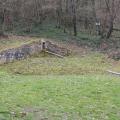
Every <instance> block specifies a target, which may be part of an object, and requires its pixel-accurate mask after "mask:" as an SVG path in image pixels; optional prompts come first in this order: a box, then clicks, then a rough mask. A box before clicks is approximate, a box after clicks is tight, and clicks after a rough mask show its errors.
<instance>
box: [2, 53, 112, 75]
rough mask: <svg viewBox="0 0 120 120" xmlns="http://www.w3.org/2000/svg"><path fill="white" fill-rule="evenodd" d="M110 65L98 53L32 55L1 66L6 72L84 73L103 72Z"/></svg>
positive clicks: (40, 73)
mask: <svg viewBox="0 0 120 120" xmlns="http://www.w3.org/2000/svg"><path fill="white" fill-rule="evenodd" d="M109 67H110V63H109V61H108V60H107V59H106V58H105V56H104V55H102V54H100V53H92V52H91V53H90V52H89V54H88V55H85V56H84V57H82V56H69V57H65V58H63V59H61V58H57V57H53V56H49V55H46V57H43V55H41V54H40V55H39V57H38V56H36V57H35V56H34V57H31V58H28V59H26V60H22V61H16V62H14V63H10V64H6V65H3V66H1V67H0V68H1V69H5V70H6V71H8V72H12V73H19V74H24V75H32V74H33V75H48V74H52V75H69V74H73V75H80V74H81V75H85V74H97V73H99V74H104V73H105V71H106V70H107V69H108V68H109Z"/></svg>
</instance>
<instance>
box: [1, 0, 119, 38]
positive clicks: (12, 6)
mask: <svg viewBox="0 0 120 120" xmlns="http://www.w3.org/2000/svg"><path fill="white" fill-rule="evenodd" d="M119 12H120V1H119V0H0V34H1V35H2V34H3V32H4V31H12V30H13V29H14V28H15V27H16V26H22V27H23V26H24V28H25V29H24V31H25V32H30V31H31V29H32V26H38V25H40V24H45V23H46V22H49V23H54V25H55V26H56V27H57V28H61V29H63V31H64V32H67V33H69V34H72V35H74V36H77V34H78V32H79V31H85V32H87V33H90V34H97V35H100V36H101V37H102V38H110V36H111V34H112V32H113V31H120V29H119V25H120V24H119V22H120V15H119ZM116 26H117V27H116Z"/></svg>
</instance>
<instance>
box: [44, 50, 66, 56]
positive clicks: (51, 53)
mask: <svg viewBox="0 0 120 120" xmlns="http://www.w3.org/2000/svg"><path fill="white" fill-rule="evenodd" d="M45 52H46V53H49V54H52V55H55V56H57V57H60V58H64V56H62V55H59V54H56V53H53V52H50V51H45Z"/></svg>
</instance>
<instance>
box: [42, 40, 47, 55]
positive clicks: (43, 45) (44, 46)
mask: <svg viewBox="0 0 120 120" xmlns="http://www.w3.org/2000/svg"><path fill="white" fill-rule="evenodd" d="M41 47H42V51H43V53H44V56H45V51H46V42H45V41H44V40H43V39H42V40H41Z"/></svg>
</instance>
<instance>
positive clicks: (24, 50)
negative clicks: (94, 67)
mask: <svg viewBox="0 0 120 120" xmlns="http://www.w3.org/2000/svg"><path fill="white" fill-rule="evenodd" d="M42 51H49V52H51V53H54V54H58V55H61V56H67V55H68V54H69V53H70V52H69V50H68V49H66V48H62V47H60V46H58V45H56V44H54V43H52V42H50V41H38V42H32V43H30V44H26V45H22V46H20V47H18V48H12V49H8V50H4V51H1V52H0V64H5V63H10V62H13V61H15V60H22V59H25V58H27V57H28V56H32V55H35V54H39V53H40V52H42Z"/></svg>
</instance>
